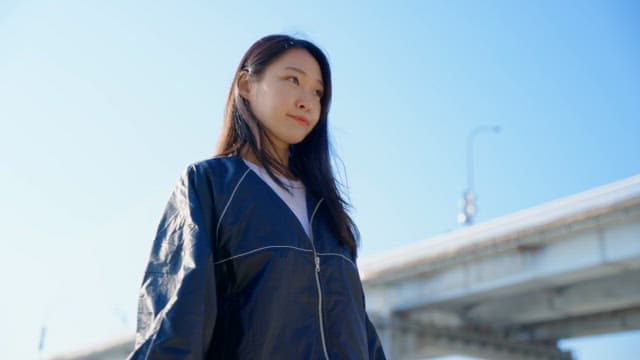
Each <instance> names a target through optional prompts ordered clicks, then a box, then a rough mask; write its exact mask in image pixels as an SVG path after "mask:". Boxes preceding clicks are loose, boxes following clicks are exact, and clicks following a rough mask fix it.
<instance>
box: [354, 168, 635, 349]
mask: <svg viewBox="0 0 640 360" xmlns="http://www.w3.org/2000/svg"><path fill="white" fill-rule="evenodd" d="M630 180H631V181H630ZM630 180H627V182H626V183H624V182H623V183H618V184H612V185H609V186H608V187H604V188H601V189H595V190H593V191H591V192H587V193H584V194H579V195H577V196H574V197H571V198H567V199H562V200H560V201H556V202H554V203H550V204H545V205H542V206H540V207H537V208H533V209H529V210H525V211H523V212H520V213H517V214H513V215H509V216H507V217H504V218H501V219H497V220H495V221H492V222H490V223H486V224H482V225H476V226H473V227H470V228H466V229H463V230H460V231H457V232H454V233H450V234H446V235H443V236H440V237H438V238H435V239H432V240H427V241H425V242H423V243H420V244H418V245H416V246H412V247H410V248H407V249H404V250H399V251H397V252H395V253H394V254H390V255H387V256H386V257H380V258H378V259H371V261H369V262H367V263H364V264H361V266H360V267H361V271H362V272H363V278H364V284H365V290H366V293H367V308H368V311H369V312H370V313H371V314H375V315H377V316H375V320H374V322H376V325H377V327H378V328H379V331H380V332H381V335H382V337H383V339H384V340H383V341H384V342H385V345H386V348H387V349H388V350H387V351H388V352H390V355H391V358H393V359H422V358H428V357H435V356H443V355H447V354H463V355H469V356H474V357H481V358H487V359H570V358H571V354H569V353H566V352H562V351H560V350H559V349H558V348H557V346H556V344H557V342H558V341H559V340H560V339H566V338H572V337H578V336H585V335H595V334H603V333H610V332H618V331H625V330H632V329H640V177H636V178H632V179H630Z"/></svg>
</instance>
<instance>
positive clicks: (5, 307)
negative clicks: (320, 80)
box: [0, 0, 640, 359]
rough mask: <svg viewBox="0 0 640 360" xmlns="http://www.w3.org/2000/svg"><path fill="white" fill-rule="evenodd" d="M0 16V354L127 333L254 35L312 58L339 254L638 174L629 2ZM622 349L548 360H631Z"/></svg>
mask: <svg viewBox="0 0 640 360" xmlns="http://www.w3.org/2000/svg"><path fill="white" fill-rule="evenodd" d="M265 3H267V2H266V1H264V2H262V1H260V2H255V3H243V2H238V3H237V4H234V3H233V2H229V1H189V2H176V1H150V0H144V1H125V0H121V1H108V2H107V1H80V0H77V1H26V0H25V1H12V0H2V1H0V154H2V161H0V174H1V177H0V196H1V197H2V206H1V207H0V226H1V228H2V229H3V234H2V244H3V251H2V252H0V274H2V283H3V284H2V296H1V297H0V319H2V321H0V356H1V357H2V358H12V359H17V358H20V359H35V358H38V351H37V346H38V339H39V334H40V327H41V325H42V324H43V323H46V324H47V330H48V333H47V334H48V335H47V338H46V343H45V351H44V354H52V353H60V352H62V351H67V350H71V349H76V348H78V347H83V346H86V345H89V344H95V343H99V342H101V341H103V340H105V339H110V338H113V337H117V336H120V335H123V334H128V333H132V332H133V331H134V328H135V311H136V300H137V292H138V286H139V284H140V281H141V277H142V271H143V269H144V265H145V261H146V257H147V255H148V253H149V249H150V244H151V240H152V237H153V234H154V232H155V227H156V224H157V222H158V220H159V216H160V213H161V211H162V208H163V207H164V204H165V202H166V200H167V198H168V195H169V192H170V191H171V189H172V187H173V185H174V184H175V182H176V180H177V178H178V177H179V175H180V174H181V172H182V170H183V169H184V168H185V167H186V165H187V164H189V163H192V162H195V161H198V160H201V159H204V158H206V157H208V156H210V155H211V153H212V151H213V148H214V144H215V141H216V138H217V136H218V133H219V129H220V125H221V118H222V113H223V105H224V101H225V98H226V93H227V91H228V88H229V85H230V81H231V78H232V75H233V71H234V69H235V67H236V66H237V62H238V61H239V59H240V57H241V56H242V54H243V52H244V51H245V50H246V49H247V48H248V46H249V45H250V44H251V43H252V42H253V41H255V40H256V39H257V38H259V37H261V36H263V35H266V34H269V33H274V32H285V33H289V34H293V35H300V36H303V37H305V38H308V39H310V40H313V41H314V42H316V43H318V44H319V45H320V46H321V47H323V48H324V49H325V50H326V52H327V53H328V55H329V58H330V61H331V63H332V66H333V74H334V79H333V80H334V102H333V106H332V110H331V114H330V119H331V122H332V129H333V134H334V143H335V148H336V149H337V150H338V153H339V155H340V156H341V157H342V160H343V163H344V167H345V174H346V180H347V183H348V186H349V194H350V198H351V200H352V203H353V206H354V212H353V214H354V217H355V220H356V222H357V224H358V225H359V226H360V230H361V232H362V238H363V245H362V247H361V256H362V257H367V256H369V255H372V254H377V253H380V252H384V251H385V250H387V249H392V248H397V247H400V246H403V245H406V244H410V243H413V242H416V241H420V240H424V239H427V238H429V237H431V236H433V235H436V234H439V233H442V232H444V231H448V230H452V229H456V228H457V227H458V225H457V223H456V214H457V212H458V199H459V197H460V194H461V192H462V191H463V189H464V188H465V186H466V165H465V139H466V136H467V133H468V132H469V131H470V130H471V129H472V128H474V127H475V126H477V125H480V124H494V123H495V124H499V125H501V126H502V128H503V131H502V132H501V133H500V134H498V135H495V134H482V135H481V136H479V137H478V138H477V141H476V143H475V174H476V176H475V190H476V192H477V193H478V194H479V199H478V206H479V214H478V217H477V220H478V222H483V221H487V220H490V219H492V218H495V217H497V216H501V215H505V214H509V213H511V212H514V211H517V210H520V209H524V208H527V207H530V206H534V205H538V204H541V203H544V202H547V201H550V200H553V199H557V198H560V197H564V196H568V195H571V194H575V193H578V192H581V191H584V190H587V189H590V188H593V187H596V186H599V185H604V184H607V183H609V182H613V181H616V180H620V179H623V178H626V177H629V176H632V175H635V174H638V173H640V157H639V156H638V154H640V141H638V139H640V41H638V39H640V2H638V1H605V0H601V1H586V0H585V1H527V2H525V1H482V2H480V1H471V0H469V1H413V2H405V1H397V2H393V5H389V4H391V3H392V2H386V3H388V4H385V5H382V2H372V1H363V2H343V1H315V2H306V1H277V2H269V5H266V4H265ZM639 344H640V333H638V332H634V333H626V334H620V335H613V336H605V337H599V338H593V339H582V340H575V341H567V342H563V346H565V347H569V348H572V349H575V351H576V354H578V355H579V359H600V358H602V355H600V356H598V354H607V355H606V357H608V358H617V359H631V358H634V357H637V356H638V355H639V354H640V345H639Z"/></svg>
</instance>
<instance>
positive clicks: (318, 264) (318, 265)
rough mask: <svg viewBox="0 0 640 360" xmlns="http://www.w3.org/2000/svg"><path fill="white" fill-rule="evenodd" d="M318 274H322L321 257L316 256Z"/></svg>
mask: <svg viewBox="0 0 640 360" xmlns="http://www.w3.org/2000/svg"><path fill="white" fill-rule="evenodd" d="M315 260H316V272H320V257H319V256H316V259H315Z"/></svg>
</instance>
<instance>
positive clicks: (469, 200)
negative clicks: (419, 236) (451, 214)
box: [458, 125, 500, 225]
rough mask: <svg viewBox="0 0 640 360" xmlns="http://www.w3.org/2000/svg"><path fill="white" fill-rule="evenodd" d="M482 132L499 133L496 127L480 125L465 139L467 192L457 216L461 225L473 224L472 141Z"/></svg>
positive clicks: (474, 206)
mask: <svg viewBox="0 0 640 360" xmlns="http://www.w3.org/2000/svg"><path fill="white" fill-rule="evenodd" d="M482 132H494V133H499V132H500V126H498V125H492V126H489V125H480V126H477V127H475V128H474V129H473V130H472V131H471V132H470V133H469V136H468V137H467V176H468V178H467V190H465V192H464V193H463V194H462V201H461V206H462V210H461V212H460V213H459V214H458V222H459V223H460V224H462V225H471V224H473V216H474V215H475V214H476V212H477V206H476V199H477V198H476V194H475V193H474V192H473V140H474V139H475V138H476V136H477V135H478V134H480V133H482Z"/></svg>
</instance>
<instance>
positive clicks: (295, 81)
mask: <svg viewBox="0 0 640 360" xmlns="http://www.w3.org/2000/svg"><path fill="white" fill-rule="evenodd" d="M287 81H289V82H291V83H293V84H296V85H300V81H299V80H298V78H297V77H295V76H288V77H287Z"/></svg>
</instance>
